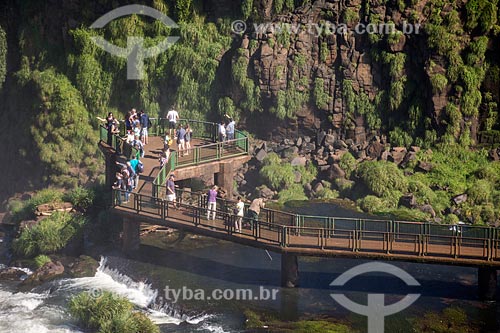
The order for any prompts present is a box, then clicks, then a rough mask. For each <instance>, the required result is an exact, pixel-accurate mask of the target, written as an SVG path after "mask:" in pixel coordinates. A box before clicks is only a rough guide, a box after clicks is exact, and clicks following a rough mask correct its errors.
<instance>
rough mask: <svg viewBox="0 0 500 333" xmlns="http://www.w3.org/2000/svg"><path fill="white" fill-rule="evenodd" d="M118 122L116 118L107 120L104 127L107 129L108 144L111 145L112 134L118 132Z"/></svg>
mask: <svg viewBox="0 0 500 333" xmlns="http://www.w3.org/2000/svg"><path fill="white" fill-rule="evenodd" d="M108 119H109V118H108ZM118 125H119V122H118V120H116V119H114V118H112V119H111V120H108V123H107V125H106V128H107V130H108V142H107V143H108V145H110V146H113V135H117V134H119V133H120V129H119V128H118Z"/></svg>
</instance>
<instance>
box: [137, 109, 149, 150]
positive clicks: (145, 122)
mask: <svg viewBox="0 0 500 333" xmlns="http://www.w3.org/2000/svg"><path fill="white" fill-rule="evenodd" d="M139 122H140V124H141V141H142V143H143V144H144V145H147V144H148V143H149V141H148V140H149V135H148V128H149V127H151V120H149V116H148V115H147V113H145V112H144V110H141V112H139Z"/></svg>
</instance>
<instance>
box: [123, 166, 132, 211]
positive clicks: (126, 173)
mask: <svg viewBox="0 0 500 333" xmlns="http://www.w3.org/2000/svg"><path fill="white" fill-rule="evenodd" d="M121 173H122V177H123V182H124V184H125V201H124V202H123V203H128V201H129V198H130V193H131V192H132V179H131V177H130V172H129V171H128V169H127V168H125V169H122V172H121Z"/></svg>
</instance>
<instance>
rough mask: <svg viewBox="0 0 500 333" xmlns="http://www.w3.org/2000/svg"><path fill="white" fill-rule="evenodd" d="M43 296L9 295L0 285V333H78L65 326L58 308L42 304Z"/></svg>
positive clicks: (32, 294)
mask: <svg viewBox="0 0 500 333" xmlns="http://www.w3.org/2000/svg"><path fill="white" fill-rule="evenodd" d="M49 297H50V295H49V293H48V292H45V293H41V294H39V293H21V292H19V293H13V292H10V291H6V290H3V289H2V287H1V286H0V332H5V333H7V332H8V333H48V332H51V333H52V332H54V333H72V332H80V330H78V329H77V328H75V327H72V325H71V324H69V323H65V321H67V320H65V318H67V317H68V315H67V314H66V313H65V311H64V309H63V308H61V307H60V306H57V305H53V304H46V301H47V300H48V298H49Z"/></svg>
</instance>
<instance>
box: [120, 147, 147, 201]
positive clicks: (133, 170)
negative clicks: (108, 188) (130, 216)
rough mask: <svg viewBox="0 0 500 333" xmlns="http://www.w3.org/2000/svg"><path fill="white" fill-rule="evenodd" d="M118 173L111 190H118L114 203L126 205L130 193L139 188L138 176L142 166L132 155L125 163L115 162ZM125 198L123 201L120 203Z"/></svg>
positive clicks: (142, 168) (142, 169) (135, 156)
mask: <svg viewBox="0 0 500 333" xmlns="http://www.w3.org/2000/svg"><path fill="white" fill-rule="evenodd" d="M115 163H116V165H117V167H118V169H119V171H118V172H116V174H115V176H116V180H115V182H114V184H113V189H115V190H120V191H117V192H116V201H117V202H118V204H122V202H123V203H128V201H129V198H130V193H131V192H132V191H133V190H134V189H136V188H137V187H138V186H139V174H140V173H142V172H143V171H144V164H143V163H142V162H141V161H140V160H139V158H138V157H137V155H134V156H133V157H132V159H131V160H129V161H127V162H126V163H120V162H115ZM122 196H125V198H124V199H125V201H122Z"/></svg>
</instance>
